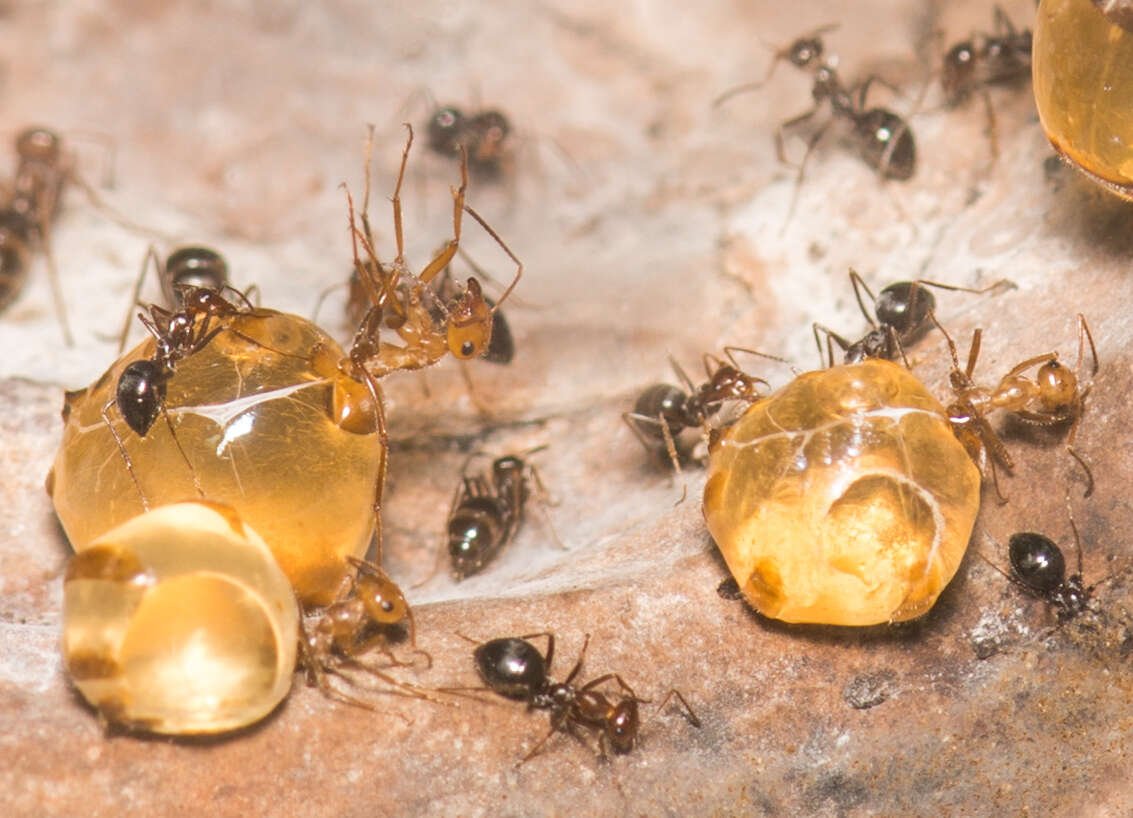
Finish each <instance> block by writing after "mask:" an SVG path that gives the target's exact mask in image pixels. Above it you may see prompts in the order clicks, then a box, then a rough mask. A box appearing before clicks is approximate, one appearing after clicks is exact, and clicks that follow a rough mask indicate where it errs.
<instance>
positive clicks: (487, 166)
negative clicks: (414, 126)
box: [428, 106, 511, 178]
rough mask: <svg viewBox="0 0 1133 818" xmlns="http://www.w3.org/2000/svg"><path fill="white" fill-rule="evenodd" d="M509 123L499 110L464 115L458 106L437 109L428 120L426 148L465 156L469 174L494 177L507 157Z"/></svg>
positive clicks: (446, 154) (441, 153)
mask: <svg viewBox="0 0 1133 818" xmlns="http://www.w3.org/2000/svg"><path fill="white" fill-rule="evenodd" d="M510 132H511V123H510V122H508V118H507V117H506V116H504V115H503V114H502V113H501V112H499V111H497V110H494V109H491V108H488V109H485V110H483V111H478V112H476V113H475V114H472V115H467V114H465V113H464V112H462V111H461V110H460V109H459V108H456V107H453V106H448V107H444V108H438V109H437V110H436V111H435V112H434V113H433V115H432V117H431V118H430V119H429V125H428V140H429V149H430V150H432V151H433V152H434V153H437V154H440V155H441V156H459V155H460V152H461V149H462V148H463V150H464V151H465V152H466V154H467V156H468V166H469V168H470V169H471V170H472V172H473V173H476V174H480V175H481V176H485V177H491V178H494V177H496V176H498V175H499V174H500V170H501V165H502V163H503V161H504V159H505V158H506V156H507V139H508V135H509V134H510Z"/></svg>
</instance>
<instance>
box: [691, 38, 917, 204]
mask: <svg viewBox="0 0 1133 818" xmlns="http://www.w3.org/2000/svg"><path fill="white" fill-rule="evenodd" d="M834 28H836V26H832V25H828V26H823V27H821V28H819V29H816V30H815V31H813V32H811V33H810V34H807V35H805V36H803V37H800V38H799V39H797V40H795V41H794V42H793V43H791V44H790V45H789V46H787V47H786V48H784V49H781V50H779V51H777V52H776V54H775V59H774V60H773V61H772V63H771V67H770V68H769V69H768V71H767V76H766V77H764V78H763V79H762V80H761V81H759V82H757V83H748V84H746V85H740V86H737V87H736V88H732V89H731V90H729V91H726V92H725V93H723V94H721V95H720V96H719V97H717V98H716V100H715V102H714V103H713V105H714V106H718V105H720V104H722V103H723V102H724V101H725V100H727V99H730V98H731V97H733V96H735V95H736V94H738V93H742V92H745V91H750V90H755V89H757V88H760V87H762V86H763V85H764V84H766V83H767V81H768V80H770V79H771V75H772V74H773V73H774V71H775V67H776V66H777V65H778V64H779V62H780V61H781V60H787V61H788V62H790V63H791V64H792V65H794V66H795V67H796V68H799V69H801V70H803V71H808V72H810V73H811V75H812V76H813V77H814V85H813V86H812V88H811V96H812V97H813V98H814V106H813V107H812V108H811V109H810V110H809V111H805V112H804V113H802V114H799V115H798V116H795V117H792V118H791V119H788V120H787V121H786V122H784V123H782V124H781V125H780V126H779V127H778V129H777V130H776V131H775V150H776V153H777V154H778V156H779V161H781V162H783V163H784V164H787V155H786V151H785V150H784V133H785V132H786V131H787V130H788V129H790V128H793V127H794V126H796V125H799V124H801V123H803V122H806V121H807V120H809V119H810V118H811V117H813V116H814V115H815V114H816V113H818V111H819V110H820V109H821V107H822V104H823V103H824V102H827V101H829V102H830V110H831V113H832V116H833V119H839V118H840V119H844V120H846V121H847V122H849V123H850V125H851V127H852V129H853V134H854V138H855V139H856V140H857V143H858V149H859V151H860V152H861V156H862V159H863V160H864V161H865V163H866V164H867V165H869V166H870V167H871V168H873V169H875V170H876V171H877V172H878V173H879V174H880V175H881V176H882V178H885V179H898V180H905V179H908V178H910V177H911V176H912V175H913V171H914V170H915V169H916V143H915V141H914V139H913V132H912V131H911V130H910V128H909V125H908V123H906V122H905V120H904V119H902V118H901V117H900V116H898V115H897V114H895V113H893V112H892V111H890V110H888V109H887V108H866V95H867V93H868V91H869V87H870V85H871V84H872V83H873V81H874V79H875V78H874V77H869V78H868V79H866V81H865V82H863V83H861V84H860V85H857V86H853V87H847V86H845V85H843V84H842V81H841V79H840V78H839V76H838V72H837V60H836V59H823V52H824V51H825V46H824V44H823V41H822V35H823V34H824V33H826V32H827V31H831V30H833V29H834ZM828 125H829V122H828V123H827V124H826V125H823V126H822V127H821V128H819V129H818V130H817V131H816V132H815V133H814V134H813V135H812V136H811V138H810V140H809V142H808V145H807V150H806V154H805V155H804V156H803V161H802V163H801V164H800V166H799V182H801V181H802V173H803V169H804V167H805V165H806V161H807V158H809V156H810V154H811V152H812V151H813V150H814V146H815V145H816V144H817V143H818V140H819V139H821V138H822V136H823V134H824V133H825V132H826V128H827V127H828ZM791 209H792V210H793V209H794V205H793V204H792V208H791Z"/></svg>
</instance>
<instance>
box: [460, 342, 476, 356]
mask: <svg viewBox="0 0 1133 818" xmlns="http://www.w3.org/2000/svg"><path fill="white" fill-rule="evenodd" d="M475 351H476V346H475V345H474V344H473V343H472V342H471V341H465V342H464V343H463V344H461V345H460V354H461V355H463V356H464V357H465V358H471V357H472V353H474V352H475Z"/></svg>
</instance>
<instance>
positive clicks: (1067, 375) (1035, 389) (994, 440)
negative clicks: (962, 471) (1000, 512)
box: [931, 313, 1098, 502]
mask: <svg viewBox="0 0 1133 818" xmlns="http://www.w3.org/2000/svg"><path fill="white" fill-rule="evenodd" d="M931 317H932V320H933V323H935V324H936V326H937V328H938V329H939V330H940V331H941V333H942V334H943V335H944V338H945V340H946V341H947V342H948V351H949V354H950V355H951V357H952V371H951V372H950V373H949V381H950V382H951V386H952V391H953V393H954V396H955V401H954V402H953V403H952V404H951V405H950V406H949V407H948V415H949V418H950V421H951V423H952V428H953V431H954V432H955V433H956V436H957V437H958V438H959V439H960V442H961V443H963V444H964V447H965V448H966V449H967V450H968V454H969V455H971V457H972V459H973V460H974V461H975V462H976V463H977V464H982V463H983V462H984V461H987V462H988V463H989V464H990V467H991V474H992V480H993V481H994V483H995V492H996V494H997V495H998V496H999V499H1000V502H1006V498H1005V497H1003V494H1002V493H1001V492H1000V491H999V480H998V478H997V477H996V472H995V461H996V460H998V461H999V462H1000V463H1001V464H1002V465H1003V467H1004V468H1005V469H1007V471H1008V472H1010V471H1012V470H1013V469H1014V465H1015V464H1014V461H1013V460H1012V458H1011V455H1010V453H1009V452H1008V451H1007V447H1006V446H1005V445H1004V444H1003V441H1002V440H1001V439H1000V438H999V436H998V435H997V434H996V433H995V431H994V430H993V429H992V428H991V424H990V423H988V420H987V415H988V414H989V413H990V412H992V411H994V410H996V409H1003V410H1004V411H1007V412H1010V413H1012V414H1014V415H1015V416H1016V417H1017V418H1019V419H1020V420H1022V421H1023V422H1025V423H1030V424H1034V425H1037V426H1043V427H1051V426H1061V425H1064V424H1069V425H1070V430H1069V431H1068V432H1067V435H1066V451H1067V452H1068V453H1069V454H1070V456H1071V457H1073V458H1074V459H1075V460H1076V461H1077V462H1078V464H1079V465H1080V466H1081V467H1082V469H1083V471H1085V473H1086V490H1085V493H1084V495H1083V496H1085V497H1089V496H1090V495H1091V494H1093V491H1094V475H1093V472H1092V471H1091V470H1090V467H1089V465H1087V463H1086V461H1085V460H1084V459H1083V458H1082V456H1081V455H1080V454H1078V452H1077V451H1076V450H1075V449H1074V437H1075V435H1076V434H1077V431H1078V424H1079V422H1080V421H1081V419H1082V412H1083V409H1084V407H1085V400H1086V396H1087V395H1088V394H1089V393H1090V390H1091V389H1092V388H1093V377H1094V376H1095V375H1097V373H1098V352H1097V348H1096V347H1095V346H1094V337H1093V334H1092V333H1091V332H1090V327H1089V325H1088V324H1087V323H1086V318H1085V316H1083V315H1082V313H1078V316H1077V321H1078V361H1077V363H1076V364H1075V366H1074V369H1073V370H1071V369H1070V367H1068V366H1066V365H1065V364H1063V363H1062V362H1061V361H1059V360H1058V353H1057V352H1048V353H1046V354H1043V355H1036V356H1034V357H1032V358H1028V359H1027V360H1025V361H1023V362H1021V363H1019V364H1016V365H1015V366H1014V367H1012V368H1011V370H1010V371H1009V372H1008V373H1007V374H1006V375H1004V376H1003V378H1001V379H1000V381H999V383H998V384H997V385H996V386H995V387H991V388H989V387H983V386H977V385H976V384H975V382H974V381H973V380H972V375H973V372H974V371H975V367H976V360H977V359H978V357H979V353H980V343H981V339H982V336H983V332H982V330H981V329H976V330H975V332H973V333H972V345H971V347H970V349H969V351H968V363H967V366H966V367H964V368H963V369H961V368H960V359H959V356H958V354H957V352H956V343H955V342H954V341H953V340H952V336H951V335H949V334H948V332H947V330H945V329H944V327H943V326H941V324H940V322H939V321H938V320H937V319H936V316H935V315H932V316H931ZM1087 342H1088V343H1089V346H1090V356H1091V358H1092V359H1093V367H1092V368H1091V370H1090V379H1089V380H1087V381H1085V382H1083V381H1081V372H1082V360H1083V357H1084V352H1085V345H1086V343H1087ZM1034 366H1037V367H1038V370H1037V371H1036V373H1035V376H1034V380H1031V379H1029V378H1027V377H1026V376H1025V375H1024V374H1023V373H1024V372H1026V370H1028V369H1030V368H1031V367H1034ZM988 452H990V453H991V457H990V458H989V457H988Z"/></svg>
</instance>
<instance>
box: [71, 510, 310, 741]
mask: <svg viewBox="0 0 1133 818" xmlns="http://www.w3.org/2000/svg"><path fill="white" fill-rule="evenodd" d="M298 628H299V610H298V606H297V605H296V603H295V593H294V591H293V590H292V588H291V583H290V582H289V581H288V579H287V577H286V576H284V574H283V572H282V571H281V570H280V568H279V566H278V565H277V564H276V561H275V558H274V557H273V556H272V554H271V551H270V550H269V549H268V547H267V546H266V545H265V544H264V541H263V540H262V539H260V537H259V535H258V534H256V532H255V531H253V530H252V529H250V528H248V527H247V526H245V525H244V524H243V523H241V521H240V518H239V517H238V516H237V515H236V513H235V512H234V511H233V510H232V509H231V508H229V507H227V506H222V505H219V504H209V503H178V504H173V505H167V506H162V507H161V508H158V509H155V510H154V511H151V512H149V513H147V514H143V515H141V516H138V517H135V518H133V519H132V520H129V521H128V522H126V523H124V524H123V525H121V526H119V527H117V528H115V529H113V530H112V531H108V532H107V533H106V534H105V535H103V536H102V537H99V538H97V539H96V540H94V541H93V542H91V543H89V544H88V546H87V547H86V548H85V549H84V550H82V551H80V552H78V553H77V554H75V556H73V557H72V558H71V561H70V562H69V563H68V565H67V571H66V575H65V579H64V583H63V661H64V664H65V666H66V668H67V672H68V673H69V674H70V676H71V680H72V681H73V682H74V684H75V687H77V688H78V690H79V692H80V693H82V695H83V696H84V697H85V698H86V700H87V701H89V702H90V703H91V704H92V705H93V706H94V707H95V708H97V709H98V711H99V714H100V715H101V716H102V717H103V718H104V719H105V720H106V721H107V722H110V723H113V724H118V725H122V726H125V727H127V728H130V729H136V730H145V731H151V732H156V733H215V732H220V731H224V730H232V729H235V728H237V727H243V726H244V725H247V724H252V723H253V722H256V721H259V720H260V719H261V718H263V717H264V716H266V715H267V714H268V713H270V712H271V711H272V710H273V709H274V708H275V706H276V705H277V704H279V702H280V701H281V700H282V699H283V697H284V696H286V695H287V692H288V691H289V690H290V689H291V679H292V676H293V675H294V671H295V652H296V647H297V645H298V641H297V640H298Z"/></svg>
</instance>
